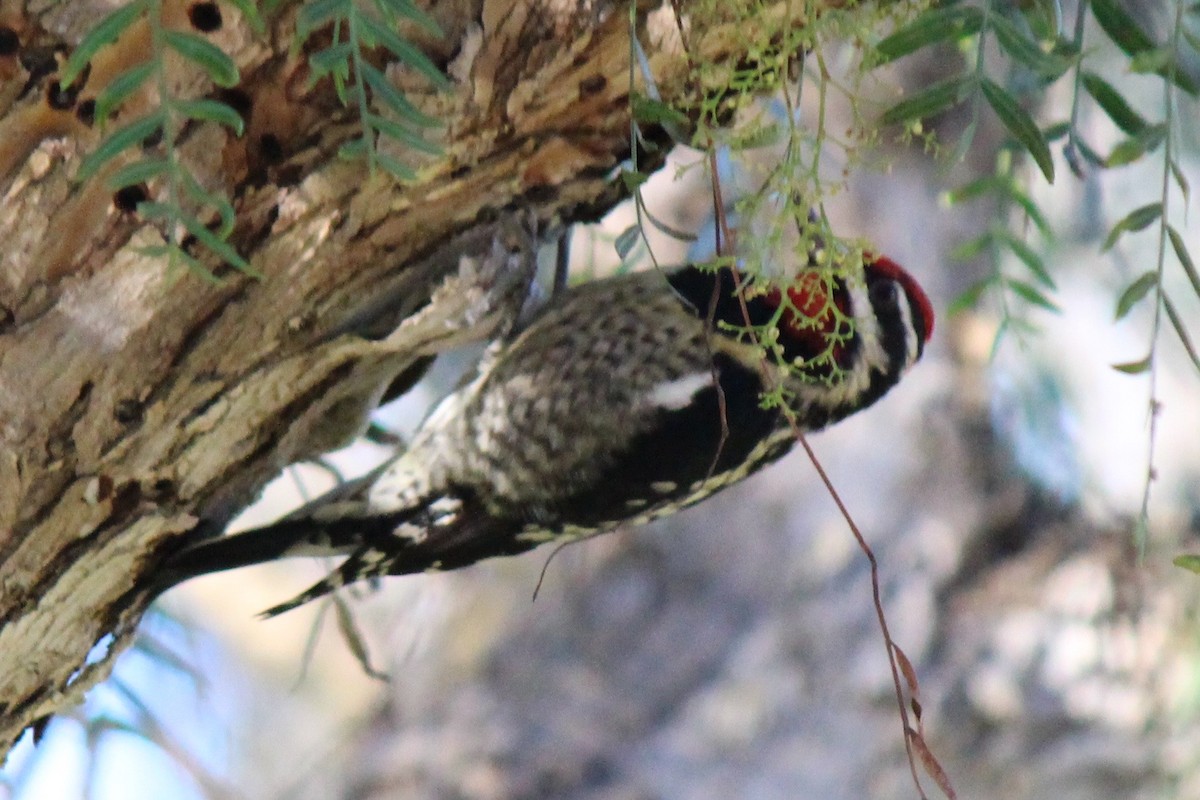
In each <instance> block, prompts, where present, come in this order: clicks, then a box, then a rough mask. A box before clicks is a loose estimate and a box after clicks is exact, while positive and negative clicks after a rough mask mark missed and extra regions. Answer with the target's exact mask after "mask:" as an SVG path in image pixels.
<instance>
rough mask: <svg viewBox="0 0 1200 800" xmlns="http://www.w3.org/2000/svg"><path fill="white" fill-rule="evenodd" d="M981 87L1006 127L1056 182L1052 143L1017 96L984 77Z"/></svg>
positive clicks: (1043, 170) (1052, 181)
mask: <svg viewBox="0 0 1200 800" xmlns="http://www.w3.org/2000/svg"><path fill="white" fill-rule="evenodd" d="M980 87H981V88H982V89H983V96H984V97H985V98H986V99H987V101H988V105H990V106H991V107H992V110H993V111H995V112H996V116H997V117H999V118H1000V121H1001V122H1002V123H1004V127H1005V128H1007V129H1008V132H1009V133H1011V134H1012V135H1013V138H1015V139H1016V140H1017V141H1018V142H1020V143H1021V144H1022V145H1023V146H1024V147H1025V149H1026V150H1028V151H1029V155H1031V156H1033V160H1034V162H1035V163H1037V165H1038V168H1039V169H1041V171H1042V174H1043V175H1045V176H1046V180H1047V181H1049V182H1050V183H1054V159H1053V158H1051V156H1050V145H1049V143H1047V142H1046V139H1045V138H1044V137H1043V136H1042V132H1041V131H1040V130H1038V126H1037V125H1036V124H1035V123H1034V121H1033V118H1032V117H1030V116H1029V113H1028V112H1027V111H1025V109H1023V108H1021V106H1020V104H1019V103H1017V101H1016V98H1014V97H1013V96H1012V95H1010V94H1009V93H1008V92H1006V91H1005V90H1004V89H1003V88H1001V86H1000V85H999V84H997V83H995V82H994V81H991V80H989V79H988V78H984V79H983V80H982V82H981V84H980Z"/></svg>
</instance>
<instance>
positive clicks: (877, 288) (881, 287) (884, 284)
mask: <svg viewBox="0 0 1200 800" xmlns="http://www.w3.org/2000/svg"><path fill="white" fill-rule="evenodd" d="M870 294H871V305H872V306H874V307H875V309H876V310H880V309H885V308H895V307H896V306H897V305H898V303H899V300H900V297H899V292H898V287H897V286H896V282H895V281H879V282H878V283H875V284H873V285H872V286H871V289H870Z"/></svg>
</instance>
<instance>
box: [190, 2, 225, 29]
mask: <svg viewBox="0 0 1200 800" xmlns="http://www.w3.org/2000/svg"><path fill="white" fill-rule="evenodd" d="M188 19H189V20H191V23H192V27H193V28H195V29H196V30H198V31H201V32H202V33H212V32H213V31H215V30H218V29H220V27H221V9H220V8H218V7H217V4H216V3H193V4H192V6H191V8H189V9H188Z"/></svg>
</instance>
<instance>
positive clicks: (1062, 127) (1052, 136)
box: [1042, 120, 1071, 142]
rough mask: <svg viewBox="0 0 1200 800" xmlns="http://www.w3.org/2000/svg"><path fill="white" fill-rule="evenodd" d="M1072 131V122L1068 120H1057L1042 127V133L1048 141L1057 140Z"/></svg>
mask: <svg viewBox="0 0 1200 800" xmlns="http://www.w3.org/2000/svg"><path fill="white" fill-rule="evenodd" d="M1070 133H1071V123H1070V122H1068V121H1066V120H1064V121H1062V122H1055V123H1054V124H1053V125H1047V126H1046V127H1045V128H1042V135H1043V136H1045V137H1046V141H1047V142H1057V141H1058V140H1059V139H1062V138H1065V137H1066V136H1067V135H1069V134H1070Z"/></svg>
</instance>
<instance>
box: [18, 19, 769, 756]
mask: <svg viewBox="0 0 1200 800" xmlns="http://www.w3.org/2000/svg"><path fill="white" fill-rule="evenodd" d="M656 5H657V4H653V3H649V2H637V4H636V6H637V7H636V11H637V15H636V17H637V28H636V35H637V38H638V41H639V43H640V45H641V47H642V48H643V50H644V53H645V57H646V61H645V62H644V63H645V65H646V67H648V69H649V72H650V74H652V75H653V76H654V81H655V84H656V89H657V91H658V92H659V93H660V94H661V96H662V98H663V99H664V100H665V101H667V102H672V103H674V102H678V101H679V100H681V99H682V98H683V97H684V96H685V90H690V91H695V90H696V85H695V82H694V81H693V80H692V78H691V77H689V69H688V67H689V60H688V58H687V57H685V55H684V53H683V51H682V47H681V45H680V37H679V35H678V28H677V26H676V16H675V14H674V13H672V11H671V9H670V8H658V9H657V10H656ZM718 5H720V4H718ZM779 5H780V8H779V9H778V11H779V13H780V14H782V13H783V6H784V4H782V3H781V4H779ZM31 6H34V7H35V8H37V9H39V10H36V11H32V10H31V11H30V12H29V13H28V14H25V15H22V14H21V13H20V12H13V11H11V10H8V9H9V8H10V5H9V4H4V5H0V27H2V28H3V29H4V30H7V31H8V32H11V33H13V34H15V35H16V37H17V38H18V39H19V45H17V46H16V48H15V51H13V52H9V53H6V54H0V80H2V81H3V83H2V85H0V191H3V193H4V200H3V205H2V206H0V241H3V242H4V247H3V249H2V254H0V258H2V259H3V261H2V264H3V267H2V269H0V445H2V446H0V565H2V566H0V754H3V753H6V752H7V751H8V749H9V748H10V747H11V745H12V744H13V743H14V742H15V741H16V739H17V737H18V736H19V735H20V734H21V732H22V731H23V730H24V729H25V728H27V727H29V726H30V725H33V724H35V723H37V722H38V721H39V720H43V719H45V718H48V716H49V715H52V714H54V713H56V712H60V711H62V710H64V709H68V708H70V707H71V706H72V705H73V704H75V703H77V702H78V701H79V699H80V698H81V697H82V695H83V693H84V692H86V691H87V690H88V688H89V687H91V686H93V685H94V684H96V683H97V682H98V681H101V680H103V679H104V678H105V676H107V674H108V673H109V671H110V669H111V667H112V664H113V660H114V659H115V657H116V656H117V655H118V654H119V653H120V652H121V651H122V650H123V649H124V648H125V647H126V646H127V645H128V643H129V642H130V640H131V637H132V635H133V632H134V629H135V627H136V626H137V624H138V620H139V619H140V617H141V615H142V613H143V611H144V610H145V606H146V605H147V603H148V602H149V599H150V598H149V592H148V591H147V590H146V589H145V587H146V586H147V585H148V583H150V582H151V580H152V576H153V573H154V571H155V569H156V567H157V565H158V564H159V563H160V562H161V560H162V558H163V556H164V554H166V553H168V552H170V551H171V550H173V549H174V548H176V547H178V546H179V545H180V543H181V542H182V541H183V540H184V538H185V537H186V535H187V533H188V532H189V531H192V530H193V529H194V528H195V527H196V526H197V524H198V522H199V521H200V520H206V521H214V520H215V521H216V522H217V524H220V523H221V522H223V521H224V520H226V519H228V518H229V517H230V516H231V515H232V514H233V513H235V512H236V511H237V510H239V509H240V508H242V507H243V506H245V505H246V504H247V503H248V502H249V501H250V500H252V499H253V498H254V496H255V494H256V492H258V490H259V489H260V488H261V487H262V486H263V484H264V483H265V482H266V481H267V480H268V479H270V478H271V477H273V476H274V475H275V474H276V473H277V472H278V471H279V470H280V469H281V468H282V467H283V466H285V465H287V464H288V463H291V462H294V461H296V460H299V459H303V458H305V457H309V456H312V455H315V454H317V453H320V452H322V451H324V450H328V449H330V448H332V447H334V446H336V445H337V444H339V443H340V442H341V441H342V440H344V439H345V438H346V437H347V436H348V435H352V434H353V433H354V432H355V430H356V429H357V426H358V425H359V424H360V423H361V422H362V419H363V415H364V414H365V413H366V412H367V411H369V410H370V408H371V406H372V405H373V403H374V402H375V401H377V400H378V398H379V396H380V394H381V393H382V391H383V389H384V388H385V387H387V385H388V384H389V383H390V382H391V381H392V379H393V378H395V377H396V376H397V375H398V374H400V373H403V372H404V371H405V370H406V369H407V368H409V367H411V366H412V365H413V364H414V363H415V361H416V360H417V359H418V358H419V357H420V356H422V355H424V354H427V353H431V352H435V351H437V350H438V349H441V348H444V347H445V346H447V345H448V344H449V343H451V341H452V340H453V341H457V340H459V339H462V338H470V337H476V338H479V337H484V336H486V335H487V334H488V333H489V331H490V330H491V328H490V327H489V326H490V325H491V324H493V323H494V322H495V321H496V319H497V318H499V317H501V316H503V312H505V307H504V303H508V302H510V301H511V299H512V298H511V297H510V296H509V294H506V292H507V291H508V289H509V288H511V285H512V283H513V282H512V281H509V280H508V277H509V276H510V273H511V272H512V271H513V269H514V268H515V267H517V266H519V265H521V264H527V263H528V257H529V254H530V253H529V251H530V249H531V247H532V246H533V241H532V239H531V237H530V236H528V232H529V231H530V230H531V229H537V231H538V235H539V236H540V237H541V238H543V239H544V238H545V237H546V236H547V235H548V234H552V233H553V232H554V231H555V230H557V229H560V228H561V227H562V226H564V225H567V224H570V223H572V222H576V221H580V220H591V219H595V218H597V217H598V216H600V215H601V214H602V213H603V212H605V211H606V210H607V209H608V208H610V207H611V206H612V205H613V204H614V203H615V202H617V201H618V200H619V199H620V197H621V195H622V189H621V182H620V181H619V180H615V179H614V176H613V173H614V171H615V169H616V167H617V166H618V164H619V163H620V162H621V161H622V160H624V159H625V158H627V157H628V155H629V151H630V142H629V131H630V112H629V107H630V103H629V98H630V92H631V80H632V83H633V87H632V88H634V89H635V90H636V89H637V87H639V86H643V77H642V76H643V70H644V68H645V67H643V66H642V65H641V64H640V63H639V61H638V60H636V59H635V60H632V61H631V56H630V46H629V42H630V26H629V25H630V23H629V13H628V12H629V9H628V7H627V6H626V5H625V4H619V3H618V4H614V3H605V2H599V3H590V2H589V3H582V2H581V3H579V4H578V8H576V7H575V4H572V3H562V2H554V1H553V0H475V2H454V3H450V2H445V3H436V4H434V6H433V7H432V8H431V9H430V10H431V13H432V14H433V16H434V17H436V18H437V19H438V21H439V22H440V23H441V25H442V28H443V31H444V34H445V35H444V37H442V38H440V39H435V38H432V37H429V36H427V35H425V36H424V37H423V38H422V35H420V34H419V32H416V31H414V32H412V33H411V36H412V38H413V40H414V41H416V42H417V43H418V44H419V45H420V46H421V47H422V48H423V49H424V50H425V51H426V52H427V53H428V54H429V55H430V57H431V58H432V59H433V60H434V62H435V63H437V64H438V65H439V66H440V67H442V68H443V69H445V70H446V71H447V73H448V74H450V75H451V76H452V80H453V82H454V88H453V89H452V90H451V91H449V92H442V93H438V92H434V91H433V90H431V89H429V87H428V84H427V83H425V82H424V81H423V80H422V79H420V78H417V77H414V76H413V75H412V74H411V73H404V72H403V70H396V69H393V70H391V71H390V72H389V77H391V78H392V79H393V80H394V81H395V82H397V83H398V85H400V86H401V88H402V89H403V90H404V92H405V93H406V95H407V97H408V98H409V99H410V100H411V101H413V102H414V104H416V105H417V106H418V107H419V108H420V109H421V110H422V111H423V112H424V113H426V114H429V115H431V116H434V117H436V118H437V119H438V120H439V121H440V122H441V123H442V124H443V125H444V128H443V129H440V130H439V131H438V133H440V134H441V135H442V139H441V141H440V142H439V144H440V145H441V147H442V148H443V152H442V154H441V155H437V156H425V155H422V156H420V157H419V160H415V161H412V166H414V167H415V168H416V170H417V174H418V177H417V179H416V180H414V181H412V182H410V183H407V184H400V183H398V182H396V181H394V180H392V179H391V178H390V177H388V176H387V175H386V174H382V173H380V174H375V175H370V174H368V172H367V169H366V167H365V165H364V164H363V163H362V162H359V161H347V160H342V159H339V158H338V157H337V155H336V154H337V151H338V147H339V145H341V144H342V143H343V142H345V141H347V140H348V139H350V138H352V137H353V136H355V135H357V133H358V123H357V118H356V116H355V115H354V114H353V113H351V112H350V111H347V110H346V109H345V108H343V106H342V105H341V104H340V103H339V102H338V100H337V97H336V94H335V91H334V89H333V86H332V84H331V82H330V81H329V80H323V81H319V82H316V83H315V84H313V83H312V82H311V81H310V80H309V77H308V67H307V63H306V61H305V57H306V54H305V53H304V52H301V53H298V54H297V53H291V52H290V50H289V48H291V45H292V42H293V36H292V31H293V29H294V16H295V13H294V8H291V9H286V10H285V11H284V12H282V14H281V16H279V17H278V18H275V19H271V20H268V26H267V27H268V30H267V33H265V34H259V33H255V32H254V31H253V30H252V29H251V27H250V26H249V25H248V24H247V22H246V21H245V20H244V19H242V18H241V17H240V16H239V15H238V14H237V12H236V11H235V9H234V8H233V6H232V5H229V4H223V5H220V6H219V9H220V12H221V15H222V18H221V20H220V24H219V26H218V28H217V29H215V30H212V31H211V32H208V33H205V34H203V35H204V36H206V38H208V39H209V40H210V41H211V42H213V43H215V44H216V45H218V46H219V47H220V48H221V49H222V50H223V51H224V52H226V53H227V54H228V55H230V56H231V57H232V58H233V60H234V61H235V62H236V64H237V66H238V68H239V70H240V75H241V78H240V83H239V84H238V85H237V87H236V88H234V89H226V90H220V91H219V92H217V93H215V94H214V88H213V87H212V85H211V84H209V83H208V79H207V78H206V77H205V76H204V74H203V73H202V72H201V71H200V70H199V69H196V68H193V67H189V66H188V65H187V64H186V62H183V61H181V60H179V61H177V62H168V65H169V66H168V70H167V75H168V78H169V79H170V83H171V84H172V85H173V86H174V87H175V91H176V92H178V93H179V95H180V96H183V97H204V96H217V97H220V98H221V99H223V100H225V101H226V102H227V103H229V104H230V105H231V106H233V107H235V108H236V109H237V110H239V111H240V112H241V113H242V116H243V117H244V118H245V119H246V130H245V133H244V135H242V136H241V137H235V136H234V135H233V134H231V133H229V131H228V129H226V128H223V127H220V126H218V125H216V124H212V123H208V124H203V125H200V124H195V123H190V124H189V125H188V126H186V127H184V128H183V129H182V130H181V131H180V132H179V152H180V153H181V155H182V158H183V160H184V162H185V163H186V164H187V165H188V167H189V169H190V170H191V171H192V173H193V174H194V175H196V176H197V178H198V179H199V180H200V182H201V183H202V184H203V185H205V186H206V187H207V188H210V189H213V188H216V189H220V190H221V191H223V192H224V193H225V195H226V196H227V197H228V198H230V199H231V201H232V203H233V206H234V208H235V209H236V226H235V228H234V231H233V233H232V235H231V238H230V241H231V243H232V244H233V245H234V247H236V249H237V251H238V252H239V253H240V254H241V255H242V256H244V257H245V258H246V259H248V261H249V262H250V263H251V264H252V265H253V267H254V269H255V270H257V271H258V272H259V273H261V275H262V278H261V279H255V278H252V277H248V276H247V275H245V274H243V273H241V272H238V271H236V270H234V269H232V268H231V267H230V266H229V265H227V264H226V265H222V264H220V263H219V262H218V260H217V259H215V258H211V257H206V256H205V255H204V252H205V251H202V250H197V249H195V248H193V249H192V250H189V253H190V254H192V255H194V256H196V257H198V258H201V259H202V260H204V263H205V265H206V266H207V268H209V269H210V270H212V271H213V272H214V273H216V274H217V275H218V276H219V277H220V278H221V280H220V282H218V283H213V282H210V281H206V280H203V279H201V278H198V277H196V276H195V275H192V274H186V273H184V271H183V270H182V269H180V270H178V271H177V273H172V272H169V271H168V270H167V269H166V268H165V266H164V263H163V259H161V258H154V257H149V256H148V255H146V253H145V252H144V251H145V248H146V247H147V246H154V245H161V244H162V243H163V236H162V233H161V231H160V230H159V228H158V227H156V225H155V224H152V223H151V222H149V221H147V220H146V219H144V218H142V217H141V216H140V215H139V213H138V212H137V211H136V210H129V209H131V208H136V201H137V200H138V199H140V198H139V197H138V196H137V195H136V194H135V195H134V196H133V197H132V199H131V197H130V196H129V195H125V196H122V197H114V195H113V193H112V191H111V189H109V188H108V187H107V186H106V185H105V181H104V178H105V176H106V175H111V174H112V170H113V169H115V168H116V167H117V166H119V165H121V164H123V163H127V161H128V160H132V156H120V157H118V158H117V159H115V160H114V162H113V163H112V164H110V165H109V166H108V167H107V168H105V169H104V170H102V171H101V173H100V174H99V175H97V176H95V177H94V178H93V179H91V180H88V181H85V182H83V183H79V182H77V181H76V180H75V175H76V173H77V171H78V168H79V165H80V161H81V158H82V157H83V156H84V155H86V154H87V153H88V152H90V151H92V150H93V149H94V148H95V146H96V144H97V142H98V141H100V139H101V138H102V135H103V133H104V132H102V131H100V130H98V129H97V128H98V126H95V125H94V124H92V120H91V118H90V114H91V113H92V108H93V104H92V103H90V102H89V101H91V100H93V99H94V98H95V97H96V95H97V94H98V93H99V92H100V90H101V89H103V88H104V87H105V86H106V85H107V84H109V83H110V82H111V81H112V79H113V77H114V76H116V75H117V74H119V73H120V72H121V71H122V70H124V69H127V68H128V67H129V66H131V65H135V64H137V63H139V61H141V60H143V59H145V58H147V57H148V54H149V47H148V42H149V41H150V38H149V37H150V33H149V30H150V29H149V27H148V24H147V22H146V20H140V21H139V22H137V23H135V24H134V25H133V27H131V28H129V29H128V30H127V31H126V32H125V33H123V34H122V35H121V36H120V37H119V38H118V39H117V40H116V41H115V42H113V43H112V44H111V45H109V46H106V47H104V48H102V49H101V50H100V51H99V52H98V53H97V54H96V56H95V57H94V58H93V59H92V63H91V65H90V71H89V73H88V74H87V75H86V77H85V81H84V82H83V84H82V88H75V87H72V89H70V90H67V91H64V90H62V89H60V88H59V86H58V79H57V73H56V69H57V68H58V67H61V64H62V54H63V53H67V52H69V51H70V49H71V47H72V46H74V45H75V44H76V43H78V42H79V41H80V39H81V37H82V36H83V35H84V34H85V33H86V32H87V31H88V30H89V29H90V28H91V27H92V26H94V25H95V22H96V20H98V19H99V15H100V14H101V13H103V12H104V11H107V10H108V7H107V4H103V3H99V2H81V3H58V4H31ZM190 6H191V4H186V3H181V2H177V1H175V0H166V2H164V3H163V9H162V15H163V16H162V19H163V24H164V25H165V27H167V28H173V29H179V30H189V31H193V32H195V29H194V27H193V25H192V22H191V21H190V19H189V16H188V9H189V7H190ZM683 6H684V10H686V6H687V4H686V3H684V4H683ZM709 13H711V12H709ZM4 30H0V33H3V32H4ZM736 30H737V26H736V22H735V21H730V20H726V21H720V20H712V19H710V20H708V21H707V22H701V21H695V20H693V21H691V22H690V27H688V34H687V35H688V47H689V49H690V52H691V53H692V54H693V55H696V54H702V56H703V58H704V59H705V60H706V61H707V62H709V63H720V62H721V61H722V60H723V59H725V58H726V57H729V58H730V59H736V58H737V57H738V47H739V46H741V47H744V45H739V42H740V41H741V40H740V39H739V38H737V37H735V36H734V35H733V34H734V32H735V31H736ZM321 35H322V32H320V31H318V32H317V33H316V34H315V36H316V37H320V36H321ZM324 35H325V36H326V37H328V34H327V33H326V34H324ZM8 39H9V41H11V40H12V37H11V36H10V37H8ZM56 48H57V49H58V51H59V52H58V54H57V56H56V54H55V50H56ZM56 59H57V61H56ZM380 61H381V62H382V60H381V59H380ZM56 63H57V65H58V66H57V67H56ZM631 64H634V65H635V66H634V67H633V68H632V69H631ZM641 91H643V92H644V93H646V94H652V92H651V91H650V90H647V89H645V88H642V89H641ZM148 102H149V101H148V100H147V99H146V98H145V97H140V96H138V95H135V96H133V97H132V98H130V99H129V100H128V101H127V102H126V107H123V108H121V109H120V110H119V112H118V114H117V117H116V119H115V121H113V122H111V123H110V124H109V126H108V131H109V132H111V130H113V129H114V128H115V127H119V126H120V125H121V124H122V119H128V118H131V117H132V116H135V115H136V113H140V112H139V109H140V111H144V110H145V109H146V108H147V107H148V105H147V104H148ZM139 104H140V105H139ZM643 132H644V133H646V134H648V137H649V139H651V140H654V139H655V138H658V139H659V140H660V141H662V142H664V143H665V141H666V137H665V136H664V135H663V132H662V131H661V129H658V128H657V127H656V126H653V125H651V126H643ZM148 146H150V147H153V143H149V145H148ZM136 149H137V148H134V150H135V151H136ZM661 155H662V153H661V151H659V152H658V153H657V154H654V155H651V156H649V160H650V161H652V162H659V161H661ZM404 157H405V158H410V159H411V158H412V157H411V156H410V155H409V154H404ZM123 159H124V160H123ZM642 168H643V169H645V168H646V165H642ZM158 188H159V187H155V186H153V185H151V186H150V187H149V189H148V191H149V193H150V194H149V195H148V196H149V197H151V199H153V197H154V192H155V191H157V190H158ZM122 209H126V210H122ZM183 244H184V247H185V248H188V247H190V246H191V245H192V244H194V242H188V241H187V240H186V239H185V240H184V242H183ZM496 253H499V254H500V256H501V258H500V259H499V261H498V262H497V261H496V260H495V259H490V256H491V255H493V254H496ZM471 256H478V257H481V258H482V259H483V260H482V261H480V259H479V258H474V259H473V258H471ZM489 259H490V260H489ZM481 265H483V267H485V268H481ZM517 271H519V270H517ZM439 287H441V290H440V291H439ZM501 289H503V291H501ZM510 294H511V293H510ZM491 312H497V313H491ZM401 322H403V324H400V323H401ZM398 324H399V327H398V328H396V326H397V325H398ZM393 328H396V330H395V332H394V333H391V330H392V329H393ZM368 334H369V335H368ZM389 334H390V335H389ZM100 645H102V646H100ZM93 650H95V651H96V652H93ZM89 654H90V655H89Z"/></svg>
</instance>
